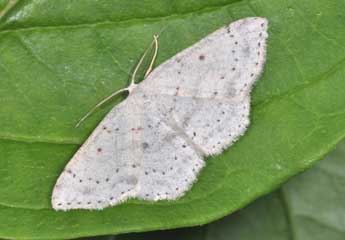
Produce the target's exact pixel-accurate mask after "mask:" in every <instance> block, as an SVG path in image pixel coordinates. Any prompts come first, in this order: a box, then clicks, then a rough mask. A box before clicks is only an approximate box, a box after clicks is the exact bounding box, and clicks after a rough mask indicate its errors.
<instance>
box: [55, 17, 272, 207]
mask: <svg viewBox="0 0 345 240" xmlns="http://www.w3.org/2000/svg"><path fill="white" fill-rule="evenodd" d="M267 24H268V22H267V20H266V19H264V18H245V19H241V20H238V21H236V22H233V23H231V24H229V25H227V26H225V27H223V28H221V29H219V30H217V31H216V32H214V33H212V34H210V35H209V36H207V37H205V38H204V39H202V40H200V41H199V42H197V43H196V44H194V45H193V46H191V47H189V48H187V49H185V50H183V51H182V52H180V53H178V54H177V55H175V56H174V57H172V58H171V59H169V60H168V61H166V62H165V63H163V64H161V65H160V66H159V67H157V68H156V69H155V70H154V71H153V72H152V73H151V74H150V75H149V76H148V77H147V78H146V79H145V80H144V81H142V82H141V83H140V84H139V85H138V86H137V87H136V88H135V89H134V90H133V91H132V92H131V93H130V95H129V96H128V98H127V99H126V100H124V101H123V102H121V103H120V104H118V105H117V106H116V107H114V108H113V109H112V110H111V112H109V113H108V115H107V116H106V117H105V118H104V119H103V121H102V122H101V123H100V124H99V125H98V127H97V128H96V129H95V130H94V132H93V133H92V134H91V136H90V137H89V138H88V140H87V141H86V142H85V143H84V144H83V146H82V147H81V148H80V149H79V150H78V151H77V153H76V154H75V155H74V156H73V158H72V159H71V160H70V162H69V163H68V164H67V166H66V167H65V169H64V171H63V172H62V174H61V175H60V177H59V179H58V180H57V183H56V185H55V188H54V190H53V194H52V206H53V208H54V209H56V210H69V209H79V208H80V209H103V208H105V207H107V206H113V205H116V204H119V203H121V202H123V201H125V200H126V199H128V198H139V199H144V200H149V201H157V200H164V199H167V200H174V199H177V198H178V197H181V196H183V195H184V193H185V192H186V191H188V190H189V189H190V188H191V186H192V185H193V183H194V182H195V181H196V180H197V176H198V174H199V172H200V170H201V169H202V168H203V166H204V165H205V162H204V160H203V158H204V157H206V156H210V155H216V154H219V153H220V152H222V151H223V150H224V149H226V148H227V147H229V146H230V145H231V144H232V143H234V142H235V141H236V140H237V139H238V138H239V137H240V136H241V135H243V134H244V132H245V130H246V128H247V127H248V125H249V110H250V91H251V89H252V86H253V84H254V83H255V81H256V80H257V79H258V78H259V76H260V74H261V72H262V70H263V66H264V63H265V55H266V38H267V37H268V34H267Z"/></svg>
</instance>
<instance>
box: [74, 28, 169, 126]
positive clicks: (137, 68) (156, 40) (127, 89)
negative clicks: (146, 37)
mask: <svg viewBox="0 0 345 240" xmlns="http://www.w3.org/2000/svg"><path fill="white" fill-rule="evenodd" d="M162 31H163V30H162ZM162 31H161V32H162ZM158 37H159V35H158V34H155V35H153V40H152V42H151V44H150V45H149V47H148V48H147V49H146V50H145V52H144V54H143V55H142V56H141V58H140V60H139V62H138V64H137V66H136V67H135V69H134V71H133V74H132V79H131V83H130V85H129V86H128V87H126V88H122V89H120V90H118V91H116V92H114V93H113V94H111V95H110V96H108V97H106V98H104V99H103V100H102V101H100V102H99V103H98V104H97V105H96V106H94V107H93V108H92V109H91V110H90V111H89V112H88V113H86V114H85V115H84V116H83V117H82V118H81V119H80V120H79V121H78V123H77V124H76V125H75V127H76V128H77V127H79V126H80V124H81V123H83V122H84V121H85V119H86V118H88V117H89V116H90V115H91V114H92V113H93V112H94V111H95V110H96V109H97V108H99V107H100V106H102V105H103V104H104V103H106V102H107V101H109V100H110V99H111V98H113V97H115V96H116V95H118V94H120V93H122V92H125V91H128V92H131V91H132V90H133V88H135V86H136V85H137V84H136V83H135V75H136V74H137V71H138V70H139V67H140V65H141V64H142V63H143V61H144V59H145V57H146V55H147V54H148V52H149V50H150V49H151V47H152V46H153V45H154V46H155V50H154V54H153V57H152V59H151V62H150V66H149V67H148V69H147V71H146V73H145V77H144V78H146V77H147V76H148V75H149V74H150V72H151V71H152V68H153V64H154V62H155V60H156V57H157V52H158Z"/></svg>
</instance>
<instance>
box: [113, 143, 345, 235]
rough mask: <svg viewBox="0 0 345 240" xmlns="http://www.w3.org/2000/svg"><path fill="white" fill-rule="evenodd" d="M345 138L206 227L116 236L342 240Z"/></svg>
mask: <svg viewBox="0 0 345 240" xmlns="http://www.w3.org/2000/svg"><path fill="white" fill-rule="evenodd" d="M344 159H345V141H343V142H342V143H341V144H339V145H338V147H337V149H336V150H335V151H333V152H332V153H331V154H329V155H328V156H327V157H326V158H325V159H324V160H323V161H321V162H320V163H317V164H316V165H315V166H314V167H313V168H311V169H310V170H308V171H306V172H305V173H303V174H301V175H299V176H297V177H295V178H293V179H292V180H290V181H289V182H288V183H287V184H285V185H283V186H282V187H281V188H280V189H279V190H277V191H276V192H274V193H271V194H269V195H267V196H265V197H262V198H260V199H258V200H256V201H255V202H254V203H252V204H250V205H249V206H247V207H245V208H244V209H241V210H239V211H237V212H236V213H234V214H232V215H230V216H227V217H225V218H223V219H221V220H218V221H216V222H213V223H210V224H208V225H205V226H202V227H194V228H183V229H177V230H170V231H154V232H148V233H136V234H135V233H134V234H133V233H132V234H124V235H117V236H113V239H116V240H141V239H142V240H144V239H151V240H162V239H164V240H166V239H179V240H187V239H188V240H192V239H203V240H228V239H246V240H254V239H255V240H266V239H274V240H289V239H295V240H325V239H332V240H342V239H344V229H345V223H344V221H343V220H342V219H343V218H344V215H345V206H344V201H343V199H344V196H345V190H344V188H343V186H344V184H345V174H344V171H343V169H344V167H345V163H344Z"/></svg>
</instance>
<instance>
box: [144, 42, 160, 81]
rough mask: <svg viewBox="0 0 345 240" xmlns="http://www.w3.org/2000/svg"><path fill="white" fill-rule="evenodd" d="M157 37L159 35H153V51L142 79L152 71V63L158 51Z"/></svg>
mask: <svg viewBox="0 0 345 240" xmlns="http://www.w3.org/2000/svg"><path fill="white" fill-rule="evenodd" d="M158 37H159V35H153V41H154V43H155V51H154V53H153V57H152V59H151V62H150V66H149V67H148V69H147V71H146V73H145V76H144V79H145V78H146V77H147V76H148V75H149V74H150V73H151V72H152V68H153V64H154V62H155V61H156V58H157V53H158Z"/></svg>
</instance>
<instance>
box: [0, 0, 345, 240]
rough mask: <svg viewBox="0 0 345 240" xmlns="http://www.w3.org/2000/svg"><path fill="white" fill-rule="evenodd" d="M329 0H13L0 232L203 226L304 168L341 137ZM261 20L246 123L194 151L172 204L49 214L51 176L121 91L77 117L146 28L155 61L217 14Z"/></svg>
mask: <svg viewBox="0 0 345 240" xmlns="http://www.w3.org/2000/svg"><path fill="white" fill-rule="evenodd" d="M344 7H345V3H344V2H343V1H341V0H334V1H327V0H320V1H309V0H302V1H284V0H261V1H259V0H253V1H233V0H207V1H198V0H191V1H188V2H187V1H182V0H177V1H169V0H156V1H154V0H133V1H120V0H100V1H91V0H75V1H70V0H59V1H47V0H46V1H29V0H24V1H18V2H17V3H16V4H14V5H13V6H12V7H11V8H9V10H8V11H7V12H6V13H5V14H4V15H3V16H2V17H1V19H0V102H1V108H0V123H1V130H0V139H1V140H0V152H1V157H0V169H1V175H0V237H3V238H27V239H30V238H42V239H56V238H72V237H79V236H91V235H100V234H110V233H125V232H134V231H135V232H137V231H148V230H155V229H168V228H176V227H182V226H193V225H199V224H204V223H207V222H210V221H212V220H215V219H218V218H221V217H222V216H225V215H227V214H229V213H231V212H234V211H235V210H237V209H240V208H242V207H243V206H245V205H246V204H247V203H249V202H251V201H252V200H254V199H255V198H257V197H258V196H261V195H263V194H265V193H267V192H270V191H272V190H273V189H274V188H276V187H277V186H278V185H279V184H281V183H282V182H284V181H285V180H287V179H288V178H289V177H291V176H293V175H295V174H297V173H298V172H300V171H303V170H304V169H306V168H308V167H310V166H311V165H312V164H313V163H314V162H315V161H316V160H318V159H319V158H321V157H322V156H323V155H324V154H326V153H327V152H328V151H329V150H330V149H332V148H333V147H334V146H335V145H336V144H337V143H338V142H339V141H340V140H341V139H342V138H343V137H344V134H345V111H344V107H343V106H344V104H343V103H344V102H345V94H344V91H343V89H344V88H345V82H344V80H343V79H344V76H345V69H344V67H343V66H344V63H345V59H344V56H345V55H344V53H345V48H344V46H343V42H345V29H344V27H343V26H344V18H343V16H342V12H341V11H342V9H344ZM246 16H265V17H267V18H268V19H269V21H270V37H269V42H268V55H267V64H266V67H265V72H264V75H263V77H262V79H261V80H260V81H259V83H258V84H257V86H256V88H255V91H254V92H253V101H252V106H253V108H252V114H251V122H252V123H251V126H250V128H249V130H248V131H247V133H246V135H245V136H244V137H242V138H241V139H240V141H239V142H237V143H236V144H235V145H234V146H233V147H232V148H230V149H228V150H227V151H225V152H224V154H222V155H220V156H217V157H214V158H209V159H207V166H206V168H205V169H204V170H203V171H202V173H201V176H200V178H199V181H198V182H197V184H195V186H194V187H193V189H192V190H191V191H190V192H189V193H188V194H187V195H186V196H185V197H183V198H181V199H180V200H178V201H171V202H167V201H162V202H158V203H154V204H152V203H148V202H144V201H138V200H131V201H128V202H126V203H124V204H122V205H120V206H117V207H113V208H108V209H106V210H103V211H70V212H55V211H53V210H52V209H51V206H50V195H51V191H52V188H53V185H54V183H55V181H56V179H57V177H58V175H59V174H60V172H61V171H62V169H63V167H64V166H65V164H66V163H67V162H68V160H69V159H70V158H71V157H72V155H73V153H74V152H75V151H76V150H77V149H78V147H79V146H80V144H82V143H83V141H84V140H85V139H86V138H87V136H88V135H89V134H90V132H91V131H92V129H93V128H94V127H95V126H96V125H97V123H98V122H99V121H100V120H101V119H102V118H103V117H104V115H105V114H106V112H107V111H109V110H110V109H111V107H112V106H114V105H115V104H116V103H118V102H119V101H120V100H121V99H117V100H116V101H113V102H112V103H111V104H108V105H107V106H106V107H104V108H102V109H101V110H100V111H98V112H97V113H96V114H94V115H93V116H92V117H91V118H90V119H88V121H87V122H86V123H85V124H84V125H83V126H82V127H80V128H78V129H75V128H74V125H75V123H76V122H77V120H78V119H79V118H80V117H81V116H83V115H84V114H85V113H86V112H87V111H88V110H89V109H90V107H91V106H94V105H95V104H96V103H97V102H99V100H100V99H102V98H103V97H105V96H108V95H109V94H110V93H111V92H113V91H115V90H116V89H119V88H121V87H124V86H125V85H126V84H127V82H128V79H129V75H130V73H131V72H132V69H133V67H134V66H135V64H136V62H137V61H138V58H139V57H140V54H141V53H142V52H143V51H144V49H145V48H146V46H147V45H148V43H149V42H150V41H151V39H152V35H153V34H154V33H157V32H159V31H160V30H162V29H163V28H165V31H164V33H163V34H162V35H161V37H160V46H161V47H160V52H159V58H158V63H161V62H163V61H164V60H166V59H168V58H170V57H172V56H173V55H174V54H176V53H177V52H179V51H180V50H182V49H184V48H185V47H187V46H190V45H191V44H193V43H194V42H196V41H197V40H198V39H201V38H202V37H204V36H206V35H207V34H209V33H211V32H212V31H214V30H215V29H217V28H219V27H221V26H222V25H224V24H227V23H229V22H232V21H234V20H236V19H239V18H242V17H246Z"/></svg>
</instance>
